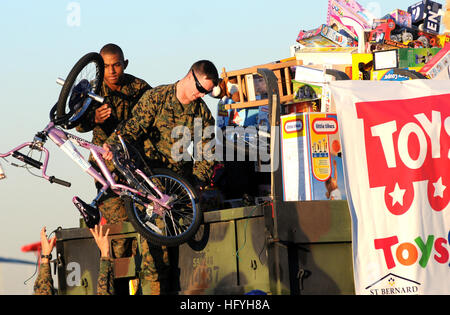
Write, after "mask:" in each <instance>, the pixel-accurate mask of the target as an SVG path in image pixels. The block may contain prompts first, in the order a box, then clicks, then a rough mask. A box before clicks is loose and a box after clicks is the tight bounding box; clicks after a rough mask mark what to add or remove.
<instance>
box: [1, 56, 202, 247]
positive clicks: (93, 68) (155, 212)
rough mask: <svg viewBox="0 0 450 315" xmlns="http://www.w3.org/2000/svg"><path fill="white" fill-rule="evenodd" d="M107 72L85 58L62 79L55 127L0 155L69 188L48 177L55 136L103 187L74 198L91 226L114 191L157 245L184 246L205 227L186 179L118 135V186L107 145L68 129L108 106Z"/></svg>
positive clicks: (53, 121) (52, 118)
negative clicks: (37, 155) (98, 106)
mask: <svg viewBox="0 0 450 315" xmlns="http://www.w3.org/2000/svg"><path fill="white" fill-rule="evenodd" d="M103 72H104V63H103V59H102V57H101V56H100V55H99V54H98V53H88V54H87V55H85V56H83V57H82V58H81V59H80V60H79V61H78V62H77V63H76V64H75V66H74V67H73V68H72V70H71V71H70V72H69V75H68V76H67V78H66V80H62V79H58V80H57V83H59V84H61V85H62V89H61V92H60V95H59V99H58V102H57V103H56V104H55V106H53V108H52V109H51V111H50V123H49V124H48V125H47V126H46V127H45V128H44V130H42V131H40V132H38V133H37V134H36V135H35V137H34V139H33V141H31V142H25V143H23V144H21V145H19V146H17V147H16V148H14V149H12V150H10V151H9V152H7V153H4V154H0V157H1V158H3V159H4V160H5V161H6V162H8V163H9V164H11V165H13V166H26V167H34V168H37V169H40V170H42V178H44V179H46V180H48V181H49V182H50V183H56V184H60V185H63V186H67V187H70V185H71V184H70V183H69V182H67V181H64V180H61V179H58V178H55V177H54V176H48V175H47V174H46V170H47V165H48V161H49V151H48V150H47V149H46V148H45V143H46V141H47V139H48V138H50V139H51V140H52V141H53V142H54V143H55V144H56V145H57V146H58V147H59V148H60V149H61V150H62V151H64V152H65V153H66V154H67V155H68V156H69V157H70V158H71V159H72V160H73V161H74V162H75V163H77V164H78V165H79V166H80V168H81V169H82V170H83V171H84V172H86V173H88V174H89V175H90V176H92V177H93V178H94V179H95V180H96V181H97V182H98V183H100V184H101V185H102V188H101V189H100V190H99V192H98V194H97V196H96V197H95V198H94V199H93V201H92V202H91V203H90V204H87V203H86V202H84V201H82V200H81V199H80V198H78V197H76V196H75V197H74V198H73V203H74V204H75V206H76V207H77V209H78V210H79V211H80V213H81V215H82V217H83V219H84V221H85V222H86V225H87V226H88V227H93V226H94V225H95V224H98V223H99V221H100V216H101V215H100V213H99V211H98V208H97V203H98V201H99V199H100V198H101V197H102V196H103V195H104V194H105V193H106V191H107V190H108V189H111V190H112V191H113V192H114V193H115V194H117V195H119V196H120V197H121V198H122V199H123V201H124V203H125V207H126V211H127V215H128V219H129V221H130V222H131V224H132V225H133V226H134V228H135V229H136V231H137V232H139V233H140V234H141V235H142V236H144V237H145V238H146V239H148V240H149V241H150V242H152V243H153V244H156V245H166V246H177V245H179V244H182V243H184V242H186V241H188V240H189V239H190V238H191V237H192V236H193V235H194V234H195V233H196V231H197V230H198V228H199V226H200V223H201V210H200V207H199V206H198V204H197V200H198V199H197V196H196V193H195V190H194V189H193V187H192V186H191V185H190V184H189V183H188V182H187V181H186V180H185V179H183V178H182V177H180V176H179V175H177V174H176V173H174V172H172V171H170V170H167V169H154V170H152V169H151V168H150V167H149V166H148V165H147V164H146V163H145V160H144V159H143V158H142V156H141V155H140V154H139V151H138V150H137V149H136V148H134V147H132V146H131V145H129V144H128V145H127V144H126V143H125V141H124V140H123V139H122V138H121V137H120V136H119V138H120V144H117V145H116V146H113V147H112V148H111V151H112V152H113V159H112V160H113V163H114V166H115V169H117V170H118V171H119V172H120V174H121V176H120V178H122V181H121V182H124V183H125V182H126V184H123V183H119V180H117V181H116V180H115V179H114V176H113V174H112V173H111V172H110V171H109V169H108V167H107V166H106V164H105V161H104V159H103V157H102V154H103V153H104V149H103V148H102V147H99V146H96V145H94V144H93V143H91V142H89V141H86V140H83V139H81V138H79V137H77V136H74V135H72V134H70V133H68V132H67V131H65V130H64V129H71V128H74V127H75V126H76V125H77V124H78V122H79V120H80V118H81V117H83V115H84V114H85V113H86V111H87V109H88V108H89V106H92V105H93V103H95V102H98V103H103V98H102V97H101V96H99V95H97V93H98V92H99V90H100V87H101V84H102V82H103ZM77 146H78V147H81V148H84V149H87V150H89V151H90V152H91V154H92V156H93V158H94V159H95V161H96V162H97V165H98V167H99V169H100V172H99V171H97V170H96V169H95V168H94V167H93V166H92V165H91V164H90V163H89V162H88V161H86V160H85V158H84V157H83V156H82V155H81V154H80V152H79V151H78V150H77ZM21 150H28V154H24V153H22V152H20V151H21ZM32 151H39V152H41V153H42V152H44V160H43V161H41V159H40V160H39V161H38V160H36V159H34V158H32V157H31V152H32ZM41 156H42V154H41ZM7 157H13V158H16V159H18V160H20V161H22V162H23V163H24V165H16V164H12V163H10V162H9V161H8V159H6V158H7ZM0 169H1V167H0ZM3 177H5V175H4V174H3Z"/></svg>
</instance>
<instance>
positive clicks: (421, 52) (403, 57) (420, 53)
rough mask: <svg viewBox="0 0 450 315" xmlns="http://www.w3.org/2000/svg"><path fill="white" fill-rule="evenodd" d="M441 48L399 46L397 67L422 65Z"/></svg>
mask: <svg viewBox="0 0 450 315" xmlns="http://www.w3.org/2000/svg"><path fill="white" fill-rule="evenodd" d="M440 50H441V48H437V47H434V48H400V49H399V50H398V58H399V64H398V67H399V68H409V67H423V66H424V65H425V64H426V63H428V61H430V60H431V58H432V57H433V56H434V55H436V54H437V53H438V52H439V51H440Z"/></svg>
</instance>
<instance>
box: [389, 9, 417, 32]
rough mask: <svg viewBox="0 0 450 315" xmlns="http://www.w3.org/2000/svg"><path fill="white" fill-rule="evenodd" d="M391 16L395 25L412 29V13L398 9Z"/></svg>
mask: <svg viewBox="0 0 450 315" xmlns="http://www.w3.org/2000/svg"><path fill="white" fill-rule="evenodd" d="M390 16H391V17H392V18H393V19H394V21H395V24H397V26H399V27H408V28H411V25H412V17H411V13H409V12H406V11H403V10H400V9H396V10H394V11H392V12H391V13H390Z"/></svg>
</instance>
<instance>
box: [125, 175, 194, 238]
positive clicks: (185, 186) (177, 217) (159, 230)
mask: <svg viewBox="0 0 450 315" xmlns="http://www.w3.org/2000/svg"><path fill="white" fill-rule="evenodd" d="M153 173H154V174H153V175H148V178H149V179H150V180H151V181H152V182H153V183H154V184H155V185H157V187H158V188H159V189H160V191H161V192H162V193H164V194H166V195H168V196H171V197H172V201H171V209H164V210H163V211H162V212H163V214H162V215H161V214H157V212H158V211H157V210H158V209H157V208H156V207H160V206H159V205H157V204H154V203H153V205H152V207H147V208H145V207H144V206H143V205H142V203H141V202H140V198H139V197H136V196H134V197H133V198H131V197H129V196H124V197H123V199H124V203H125V209H126V211H127V215H128V219H129V220H130V222H131V224H132V225H133V226H134V228H135V229H136V231H137V232H139V233H140V234H141V235H142V236H143V237H145V238H146V239H147V240H148V241H150V242H151V243H152V244H154V245H161V246H178V245H180V244H182V243H185V242H187V241H188V240H189V239H191V237H193V236H194V235H195V233H196V232H197V230H198V228H199V226H200V223H201V220H202V213H201V210H200V207H199V205H198V203H197V201H198V198H197V195H196V193H195V191H194V189H193V187H192V186H191V185H190V184H189V183H188V182H187V181H186V180H185V179H183V178H182V177H180V176H179V175H177V174H176V173H174V172H172V171H170V170H167V169H155V170H154V171H153ZM143 187H144V188H143ZM136 188H137V189H139V190H141V191H142V190H144V192H146V193H152V194H154V191H153V189H152V188H151V187H150V185H149V184H148V183H146V182H145V181H144V180H141V182H140V185H139V187H136ZM160 210H161V209H160Z"/></svg>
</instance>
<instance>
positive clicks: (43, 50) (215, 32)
mask: <svg viewBox="0 0 450 315" xmlns="http://www.w3.org/2000/svg"><path fill="white" fill-rule="evenodd" d="M416 2H418V0H416V1H407V0H379V1H367V0H361V1H359V3H360V4H362V5H363V6H365V7H366V8H367V9H369V10H372V11H373V12H374V13H375V15H377V16H382V15H384V14H386V13H389V12H390V11H392V10H393V9H396V8H399V9H404V10H406V9H407V7H408V6H409V5H412V4H414V3H416ZM438 2H440V3H442V4H445V1H438ZM327 5H328V1H327V0H315V1H304V0H302V1H294V0H278V1H272V0H270V1H269V0H240V1H238V0H228V1H205V0H192V1H181V0H175V1H148V0H130V1H118V0H78V1H68V0H46V1H33V0H1V1H0V34H1V36H0V38H1V44H0V45H1V46H0V47H1V49H0V95H1V98H0V104H1V105H0V152H6V151H8V150H10V149H12V148H13V147H15V146H17V145H19V144H21V143H23V142H26V141H31V140H32V139H33V137H34V135H35V133H36V132H37V131H40V130H42V129H43V128H44V127H45V126H46V124H47V123H48V113H49V110H50V108H51V107H52V106H53V105H54V104H55V103H56V100H57V98H58V95H59V91H60V87H59V86H58V85H57V84H56V83H55V79H56V78H57V77H62V78H65V76H66V75H67V74H68V72H69V71H70V69H71V68H72V66H73V65H74V64H75V62H76V61H77V60H78V59H79V58H80V57H81V56H83V55H84V54H86V53H88V52H91V51H98V50H99V49H100V48H101V47H102V46H103V45H104V44H106V43H109V42H113V43H116V44H118V45H120V46H121V47H122V48H123V50H124V53H125V57H126V58H127V59H129V66H128V68H127V72H128V73H130V74H133V75H135V76H137V77H140V78H143V79H145V80H146V81H147V82H148V83H149V84H150V85H152V86H157V85H160V84H165V83H172V82H174V81H176V80H178V79H180V78H181V77H183V76H184V75H185V73H186V72H187V70H188V69H189V67H190V66H191V64H192V63H193V62H195V61H197V60H199V59H209V60H211V61H213V62H214V63H215V65H216V66H217V68H218V69H219V73H220V72H222V68H223V67H225V69H227V70H236V69H240V68H245V67H250V66H254V65H259V64H264V63H268V62H272V61H276V60H279V59H283V58H286V57H289V47H290V46H291V45H293V44H295V39H296V37H297V34H298V32H299V31H300V30H301V29H305V30H309V29H312V28H315V27H318V26H319V25H320V24H323V23H326V15H327ZM205 101H206V102H207V104H208V105H209V106H210V107H211V110H212V111H213V112H215V110H216V109H215V105H216V104H217V101H216V100H215V99H212V98H210V97H208V96H207V97H205ZM75 134H77V133H75ZM77 135H80V136H81V137H83V138H85V139H87V140H91V138H92V135H91V134H90V133H87V134H77ZM47 148H48V149H50V151H51V157H50V165H49V169H48V172H47V173H48V174H49V175H55V176H56V177H58V178H61V179H64V180H68V181H70V182H72V187H71V188H65V187H63V186H58V185H56V184H50V183H49V182H47V181H45V180H43V179H40V178H38V177H35V176H32V175H30V174H29V173H28V171H27V170H25V169H18V168H14V167H11V166H10V165H7V164H6V163H5V162H4V161H3V160H1V159H0V162H1V164H2V166H3V168H4V170H5V171H6V174H7V176H8V177H7V179H6V180H2V181H0V257H3V258H5V257H6V258H14V259H23V260H30V261H31V260H32V261H34V260H35V256H34V255H33V254H30V253H22V252H21V250H20V248H21V246H23V245H25V244H29V243H34V242H37V241H39V232H40V229H41V227H42V226H44V225H46V226H47V231H49V232H50V231H52V230H54V229H56V228H57V227H58V226H61V227H63V228H71V227H77V226H78V224H79V223H78V220H79V216H78V211H77V210H76V209H75V207H74V206H73V204H72V202H71V200H72V197H73V196H74V195H78V196H80V197H81V198H82V199H83V200H85V201H87V202H90V201H91V200H92V198H93V197H94V195H95V189H94V185H93V180H92V179H91V178H90V177H89V176H88V175H86V174H84V173H83V172H82V171H81V170H80V169H79V168H78V166H77V165H76V164H74V163H73V162H72V161H71V160H70V159H69V158H68V157H67V156H65V155H64V154H63V153H61V152H60V151H59V149H57V147H56V145H54V144H53V143H52V142H51V141H50V140H49V141H48V142H47ZM35 157H37V156H35ZM10 161H11V159H10ZM33 172H34V173H36V174H38V173H39V172H38V170H34V171H33ZM33 272H34V266H27V265H16V264H10V263H0V294H29V293H31V292H32V286H33V282H34V279H35V278H32V279H31V280H30V281H29V282H28V283H27V284H26V285H24V283H23V282H24V281H25V280H26V279H27V278H29V277H30V276H31V275H32V274H33Z"/></svg>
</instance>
